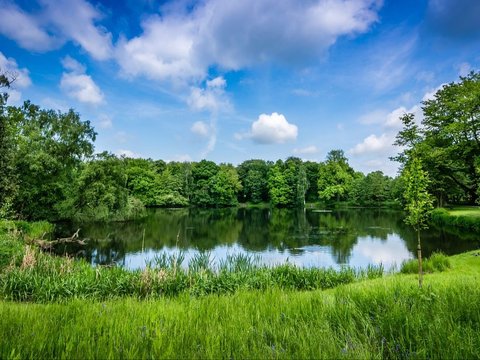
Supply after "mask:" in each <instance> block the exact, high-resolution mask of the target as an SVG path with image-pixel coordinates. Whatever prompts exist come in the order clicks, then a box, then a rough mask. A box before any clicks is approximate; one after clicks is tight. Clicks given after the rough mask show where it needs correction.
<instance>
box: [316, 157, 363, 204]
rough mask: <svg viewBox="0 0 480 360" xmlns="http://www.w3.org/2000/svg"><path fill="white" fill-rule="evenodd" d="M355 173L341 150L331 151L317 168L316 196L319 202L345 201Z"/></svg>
mask: <svg viewBox="0 0 480 360" xmlns="http://www.w3.org/2000/svg"><path fill="white" fill-rule="evenodd" d="M354 173H355V171H354V170H353V169H352V168H351V166H350V165H349V164H348V159H347V158H346V157H345V154H344V152H343V150H332V151H330V152H329V153H328V155H327V159H326V161H325V162H324V163H322V164H320V166H319V174H318V195H319V197H320V199H321V200H325V201H330V200H332V199H335V200H336V201H342V200H346V198H347V196H348V193H349V192H350V189H351V186H352V183H353V175H354Z"/></svg>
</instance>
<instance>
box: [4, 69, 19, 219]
mask: <svg viewBox="0 0 480 360" xmlns="http://www.w3.org/2000/svg"><path fill="white" fill-rule="evenodd" d="M10 83H11V79H9V77H8V76H7V74H4V73H1V72H0V89H8V88H9V87H10ZM7 100H8V94H7V93H6V92H0V217H3V216H7V215H9V213H10V207H11V202H12V198H13V195H14V191H15V188H16V176H15V173H14V171H13V156H14V141H13V136H12V135H13V132H14V131H13V128H12V124H11V122H10V121H9V117H8V116H7V109H6V105H7Z"/></svg>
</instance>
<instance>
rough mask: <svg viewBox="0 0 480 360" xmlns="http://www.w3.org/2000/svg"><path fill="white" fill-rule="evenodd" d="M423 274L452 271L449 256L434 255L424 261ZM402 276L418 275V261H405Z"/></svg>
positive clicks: (401, 269)
mask: <svg viewBox="0 0 480 360" xmlns="http://www.w3.org/2000/svg"><path fill="white" fill-rule="evenodd" d="M422 265H423V272H424V273H433V272H442V271H445V270H447V269H450V267H451V264H450V259H449V258H448V256H446V255H445V254H442V253H438V252H436V253H433V254H432V255H431V256H430V257H429V258H428V259H424V261H423V264H422ZM400 272H401V273H402V274H416V273H418V260H417V259H412V260H408V261H404V262H403V263H402V266H401V268H400Z"/></svg>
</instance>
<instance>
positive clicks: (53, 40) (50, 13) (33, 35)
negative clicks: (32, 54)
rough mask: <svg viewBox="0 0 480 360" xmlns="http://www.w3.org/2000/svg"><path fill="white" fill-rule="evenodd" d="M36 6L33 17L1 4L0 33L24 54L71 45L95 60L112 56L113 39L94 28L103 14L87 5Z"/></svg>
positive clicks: (49, 0)
mask: <svg viewBox="0 0 480 360" xmlns="http://www.w3.org/2000/svg"><path fill="white" fill-rule="evenodd" d="M39 5H40V7H39V10H38V11H37V12H36V13H27V12H25V11H23V10H22V9H21V8H19V7H18V6H16V5H13V4H9V3H7V4H3V3H2V6H1V7H0V18H1V19H2V21H0V33H1V34H3V35H4V36H6V37H8V38H10V39H12V40H14V41H16V42H17V43H18V45H19V46H21V47H23V48H25V49H27V50H33V51H47V50H52V49H54V48H56V47H58V46H61V45H63V44H64V43H65V42H67V41H73V42H74V43H75V44H78V45H79V46H81V47H82V48H83V49H84V50H85V51H86V52H88V53H89V54H90V55H91V56H92V57H93V58H95V59H97V60H106V59H109V58H110V57H111V56H112V54H113V46H112V36H111V34H110V33H109V32H107V31H106V30H105V29H104V28H103V27H101V26H98V25H96V22H97V21H98V20H100V19H101V18H102V14H101V13H100V12H99V11H98V10H97V9H96V8H94V7H93V6H92V5H91V4H90V3H89V2H87V1H85V0H40V1H39Z"/></svg>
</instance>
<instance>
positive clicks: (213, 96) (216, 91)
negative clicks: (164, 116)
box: [187, 77, 231, 113]
mask: <svg viewBox="0 0 480 360" xmlns="http://www.w3.org/2000/svg"><path fill="white" fill-rule="evenodd" d="M226 86H227V82H226V81H225V79H224V78H223V77H216V78H215V79H213V80H209V81H207V82H206V86H205V88H199V87H192V88H191V93H190V96H189V98H188V99H187V103H188V105H189V106H190V108H191V109H193V110H196V111H210V112H212V113H218V112H220V111H228V110H229V109H230V108H231V104H230V101H229V99H228V97H227V95H226V93H225V87H226Z"/></svg>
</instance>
